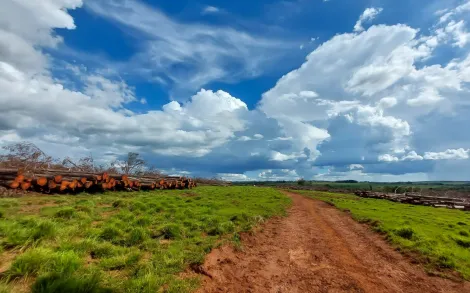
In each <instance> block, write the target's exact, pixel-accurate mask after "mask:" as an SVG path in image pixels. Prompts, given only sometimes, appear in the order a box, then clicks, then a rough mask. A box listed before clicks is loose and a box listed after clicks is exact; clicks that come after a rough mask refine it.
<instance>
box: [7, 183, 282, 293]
mask: <svg viewBox="0 0 470 293" xmlns="http://www.w3.org/2000/svg"><path fill="white" fill-rule="evenodd" d="M289 204H290V199H289V198H288V197H286V196H284V195H283V194H281V193H280V192H278V191H277V190H274V189H270V188H262V189H260V188H254V187H199V188H196V189H193V190H191V191H183V190H181V191H179V190H172V191H169V190H168V191H152V192H140V193H126V192H122V193H109V194H102V195H78V196H37V197H23V198H14V199H0V244H1V245H0V292H1V293H3V292H160V291H159V290H162V289H163V288H164V289H165V292H178V293H179V292H188V291H191V290H192V289H194V288H196V287H197V286H198V278H195V277H184V275H182V274H181V273H182V272H184V271H185V270H187V269H188V268H190V267H194V266H195V265H198V264H201V263H202V262H203V260H204V256H205V255H206V254H207V253H208V252H209V251H210V250H211V249H212V248H213V247H214V246H215V245H218V244H220V243H221V242H222V241H235V242H237V241H238V240H239V236H238V233H239V232H241V231H247V230H250V229H251V228H252V227H253V225H256V224H257V223H259V222H260V221H262V220H264V219H266V218H268V217H271V216H273V215H282V214H284V213H285V210H286V207H287V206H288V205H289Z"/></svg>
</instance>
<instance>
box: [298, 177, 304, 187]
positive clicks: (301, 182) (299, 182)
mask: <svg viewBox="0 0 470 293" xmlns="http://www.w3.org/2000/svg"><path fill="white" fill-rule="evenodd" d="M305 183H306V181H305V179H304V178H300V179H299V180H297V184H298V185H301V186H303V185H305Z"/></svg>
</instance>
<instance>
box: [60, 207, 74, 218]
mask: <svg viewBox="0 0 470 293" xmlns="http://www.w3.org/2000/svg"><path fill="white" fill-rule="evenodd" d="M76 215H77V213H76V212H75V209H74V208H72V207H66V208H63V209H60V210H58V211H57V212H56V213H55V217H56V218H62V219H71V218H73V217H75V216H76Z"/></svg>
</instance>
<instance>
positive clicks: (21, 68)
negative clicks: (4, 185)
mask: <svg viewBox="0 0 470 293" xmlns="http://www.w3.org/2000/svg"><path fill="white" fill-rule="evenodd" d="M469 128H470V0H415V1H408V0H358V1H350V0H290V1H287V0H283V1H279V0H260V1H246V0H241V1H222V0H212V1H209V0H200V1H189V0H174V1H163V0H155V1H150V0H145V1H144V0H100V1H98V0H42V1H30V0H3V1H2V9H1V10H0V146H4V145H7V144H11V143H16V142H20V141H29V142H33V143H35V144H36V145H38V146H39V147H40V148H41V149H43V151H45V152H46V153H48V154H49V155H52V156H54V157H58V158H63V157H65V156H69V157H72V158H80V157H83V156H87V155H90V154H92V155H93V157H94V158H95V160H96V161H97V162H98V163H100V164H106V163H109V162H111V161H114V160H119V159H122V158H124V157H125V155H126V154H127V153H128V152H138V153H139V154H141V156H143V158H145V160H146V161H147V162H148V163H149V164H150V165H153V166H155V167H157V168H159V169H161V170H163V171H164V172H167V173H169V174H181V175H187V176H203V177H218V178H222V179H225V180H233V181H249V180H297V179H299V178H305V179H307V180H342V179H353V180H359V181H428V180H467V181H468V180H470V131H469Z"/></svg>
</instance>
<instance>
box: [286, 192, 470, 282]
mask: <svg viewBox="0 0 470 293" xmlns="http://www.w3.org/2000/svg"><path fill="white" fill-rule="evenodd" d="M294 192H296V193H299V194H303V195H306V196H309V197H312V198H315V199H319V200H323V201H326V202H329V203H332V204H334V205H335V206H336V207H338V208H339V209H342V210H348V211H350V212H351V214H352V216H353V217H354V218H355V219H356V220H358V221H360V222H367V223H369V224H371V225H372V226H373V228H374V230H376V231H378V232H380V233H384V234H386V235H387V239H388V240H389V241H390V242H391V243H392V244H393V245H394V246H396V247H397V248H398V249H399V250H401V251H403V252H404V253H412V254H413V255H414V256H415V257H416V256H417V257H418V259H420V260H421V261H423V263H425V264H426V266H427V268H428V269H429V270H430V271H436V270H437V271H439V270H443V269H444V270H445V269H454V270H456V271H457V272H459V273H460V274H461V275H462V277H463V278H465V279H467V280H470V213H469V212H463V211H458V210H451V209H439V208H432V207H425V206H415V205H408V204H401V203H395V202H391V201H387V200H381V199H367V198H360V197H357V196H354V195H349V194H338V193H330V192H318V191H297V190H296V191H294Z"/></svg>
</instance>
